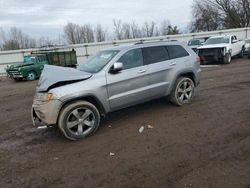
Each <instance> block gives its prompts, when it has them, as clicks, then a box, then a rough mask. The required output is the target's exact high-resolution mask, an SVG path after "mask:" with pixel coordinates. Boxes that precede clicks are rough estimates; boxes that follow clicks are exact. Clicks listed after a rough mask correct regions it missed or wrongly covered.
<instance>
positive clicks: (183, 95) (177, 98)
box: [170, 77, 195, 106]
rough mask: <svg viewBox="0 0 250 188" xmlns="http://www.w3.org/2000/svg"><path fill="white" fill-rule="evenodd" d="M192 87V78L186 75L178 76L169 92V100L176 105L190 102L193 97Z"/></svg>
mask: <svg viewBox="0 0 250 188" xmlns="http://www.w3.org/2000/svg"><path fill="white" fill-rule="evenodd" d="M194 88H195V86H194V82H193V80H192V79H190V78H188V77H180V78H178V79H177V81H176V83H175V85H174V88H173V90H172V92H171V94H170V101H171V102H172V103H173V104H175V105H177V106H183V105H186V104H189V103H191V102H192V99H193V97H194Z"/></svg>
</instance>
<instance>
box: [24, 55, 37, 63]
mask: <svg viewBox="0 0 250 188" xmlns="http://www.w3.org/2000/svg"><path fill="white" fill-rule="evenodd" d="M35 60H36V58H35V57H32V56H25V57H24V63H30V62H32V63H35Z"/></svg>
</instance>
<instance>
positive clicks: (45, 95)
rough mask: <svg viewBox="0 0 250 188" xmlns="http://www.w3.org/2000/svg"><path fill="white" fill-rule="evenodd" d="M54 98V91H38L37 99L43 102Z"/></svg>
mask: <svg viewBox="0 0 250 188" xmlns="http://www.w3.org/2000/svg"><path fill="white" fill-rule="evenodd" d="M52 99H53V94H52V93H36V96H35V100H37V101H41V102H49V101H51V100H52Z"/></svg>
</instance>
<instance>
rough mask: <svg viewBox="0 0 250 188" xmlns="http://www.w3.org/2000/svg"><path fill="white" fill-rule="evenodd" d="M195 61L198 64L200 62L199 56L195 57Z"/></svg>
mask: <svg viewBox="0 0 250 188" xmlns="http://www.w3.org/2000/svg"><path fill="white" fill-rule="evenodd" d="M195 63H197V64H199V65H200V64H201V58H200V57H199V56H197V57H196V59H195Z"/></svg>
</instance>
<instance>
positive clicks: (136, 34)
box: [130, 22, 142, 38]
mask: <svg viewBox="0 0 250 188" xmlns="http://www.w3.org/2000/svg"><path fill="white" fill-rule="evenodd" d="M130 27H131V37H132V38H141V37H142V32H141V29H140V28H139V26H138V24H136V23H135V22H132V23H131V25H130Z"/></svg>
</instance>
